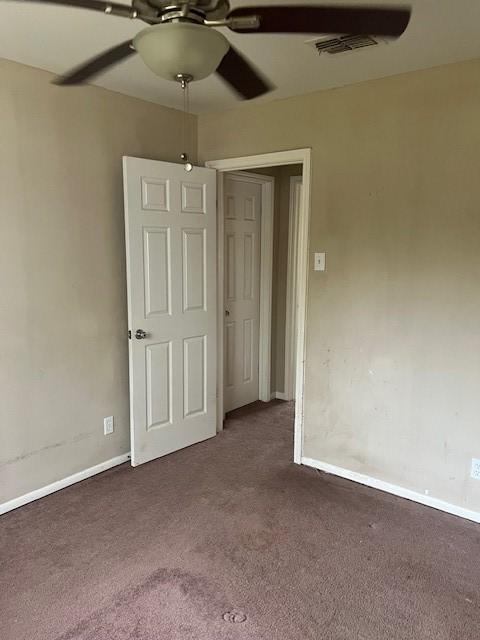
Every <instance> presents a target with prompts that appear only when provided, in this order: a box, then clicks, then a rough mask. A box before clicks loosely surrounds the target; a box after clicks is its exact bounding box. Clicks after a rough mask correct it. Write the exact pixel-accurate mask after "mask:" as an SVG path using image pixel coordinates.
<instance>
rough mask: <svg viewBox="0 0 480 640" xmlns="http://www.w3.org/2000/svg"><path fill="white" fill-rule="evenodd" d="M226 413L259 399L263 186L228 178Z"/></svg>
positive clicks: (226, 225)
mask: <svg viewBox="0 0 480 640" xmlns="http://www.w3.org/2000/svg"><path fill="white" fill-rule="evenodd" d="M224 184H225V189H224V191H225V206H224V211H225V245H224V246H225V396H224V404H225V411H231V410H232V409H236V408H238V407H241V406H243V405H245V404H249V403H250V402H254V401H255V400H258V397H259V393H258V351H259V350H258V335H259V318H260V222H261V204H262V186H261V185H260V184H257V183H255V182H251V181H249V180H248V179H247V178H246V177H245V178H242V176H241V175H239V174H235V175H231V174H227V175H226V176H225V183H224Z"/></svg>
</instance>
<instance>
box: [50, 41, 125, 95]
mask: <svg viewBox="0 0 480 640" xmlns="http://www.w3.org/2000/svg"><path fill="white" fill-rule="evenodd" d="M132 47H133V45H132V41H131V40H127V41H126V42H122V43H121V44H117V45H116V46H115V47H112V48H111V49H107V51H104V52H103V53H101V54H99V55H98V56H95V58H92V59H91V60H89V61H88V62H85V63H84V64H82V65H80V66H78V67H75V69H72V70H71V71H69V72H68V73H67V74H65V75H63V76H58V78H55V80H53V83H54V84H58V85H61V86H63V85H72V84H83V83H84V82H85V81H86V80H90V79H91V78H93V77H94V76H96V75H97V74H99V73H102V72H103V71H105V70H106V69H108V67H112V66H113V65H115V64H118V63H119V62H122V60H125V59H126V58H128V57H129V56H132V55H133V54H134V53H136V51H135V49H133V48H132Z"/></svg>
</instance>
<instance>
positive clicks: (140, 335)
mask: <svg viewBox="0 0 480 640" xmlns="http://www.w3.org/2000/svg"><path fill="white" fill-rule="evenodd" d="M146 337H147V332H146V331H144V330H143V329H137V330H136V331H135V338H136V339H137V340H143V339H144V338H146Z"/></svg>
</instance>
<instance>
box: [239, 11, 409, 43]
mask: <svg viewBox="0 0 480 640" xmlns="http://www.w3.org/2000/svg"><path fill="white" fill-rule="evenodd" d="M252 15H255V16H258V17H259V19H260V25H259V26H258V28H253V29H252V27H251V26H250V27H249V26H248V25H245V24H243V25H242V24H241V23H239V24H238V25H236V24H235V22H234V23H233V24H232V25H230V26H229V28H230V29H232V31H237V32H239V33H338V34H351V33H352V34H353V33H358V34H371V35H377V36H393V37H398V36H401V35H402V33H403V32H404V31H405V29H406V28H407V26H408V23H409V21H410V15H411V10H410V9H409V8H408V7H389V8H387V7H383V8H381V7H358V6H357V7H346V6H338V7H332V6H330V7H325V6H312V5H305V6H301V5H292V6H284V5H282V6H261V7H239V8H238V9H233V11H230V13H229V14H228V18H229V19H231V18H242V17H245V16H252Z"/></svg>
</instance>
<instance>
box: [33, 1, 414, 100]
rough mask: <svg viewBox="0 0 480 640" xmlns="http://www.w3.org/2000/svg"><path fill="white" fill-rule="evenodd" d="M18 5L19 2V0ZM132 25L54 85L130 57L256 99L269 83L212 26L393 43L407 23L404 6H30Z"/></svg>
mask: <svg viewBox="0 0 480 640" xmlns="http://www.w3.org/2000/svg"><path fill="white" fill-rule="evenodd" d="M21 1H22V2H23V1H24V0H21ZM33 1H37V2H39V3H40V4H55V5H63V6H69V7H78V8H82V9H90V10H92V11H101V12H103V13H106V14H109V15H113V16H121V17H124V18H130V19H137V20H142V21H143V22H146V23H147V24H149V25H150V26H149V27H147V28H145V29H143V30H142V31H140V32H139V33H137V35H136V36H135V37H134V38H133V40H127V41H126V42H122V43H121V44H118V45H116V46H115V47H112V48H111V49H108V50H107V51H105V52H103V53H101V54H99V55H97V56H95V57H94V58H92V59H90V60H88V61H87V62H85V63H84V64H82V65H80V66H78V67H76V68H74V69H73V70H71V71H69V72H68V73H66V74H65V75H62V76H60V77H58V78H56V80H54V82H55V83H56V84H59V85H75V84H82V83H84V82H87V81H88V80H90V79H91V78H93V77H94V76H96V75H97V74H100V73H102V72H104V71H106V70H107V69H108V68H109V67H112V66H113V65H116V64H118V63H119V62H122V61H123V60H125V59H127V58H128V57H130V56H132V55H134V54H135V53H138V54H139V55H140V57H141V58H142V60H143V61H144V63H145V64H146V65H147V66H148V67H149V68H150V69H151V70H152V71H153V72H154V73H155V74H157V75H158V76H160V77H162V78H165V79H167V80H176V81H177V82H181V83H182V86H185V84H186V83H189V82H190V81H191V80H201V79H203V78H206V77H207V76H209V75H211V74H212V73H214V72H216V73H217V75H218V76H220V77H221V78H222V80H223V81H224V82H226V83H227V84H228V85H229V86H230V87H231V88H232V89H233V90H234V91H235V92H236V93H237V94H238V96H239V97H241V98H243V99H251V98H256V97H258V96H261V95H262V94H264V93H267V92H268V91H271V90H272V89H273V85H272V84H271V83H270V82H269V81H268V80H267V79H266V78H264V77H263V75H262V74H261V73H260V72H259V71H258V70H257V69H256V68H255V67H254V66H253V65H252V64H251V63H250V62H249V61H248V60H247V59H246V58H245V57H244V56H243V55H242V54H240V52H239V51H238V50H237V49H236V48H234V47H233V46H232V45H231V44H230V43H229V42H228V40H227V39H226V38H225V36H224V35H223V34H222V33H220V31H217V30H216V29H215V27H228V28H229V29H230V30H231V31H234V32H236V33H258V34H274V33H283V34H295V33H298V34H312V33H322V34H326V33H332V34H371V35H380V36H388V37H392V38H397V37H399V36H400V35H402V33H403V32H404V31H405V29H406V28H407V26H408V23H409V20H410V13H411V11H410V9H409V8H408V7H392V6H390V7H371V6H365V7H360V6H342V5H340V6H338V5H337V6H316V5H291V6H287V5H280V6H269V5H261V6H253V7H240V8H237V9H230V5H229V2H228V0H132V3H131V5H125V4H119V3H117V2H109V1H108V0H33Z"/></svg>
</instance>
